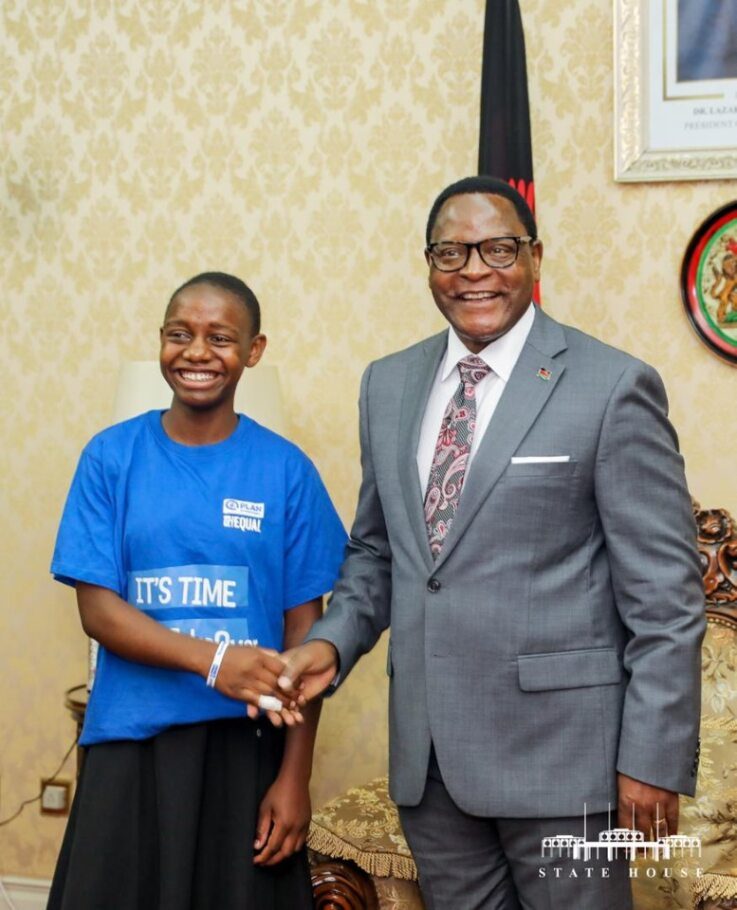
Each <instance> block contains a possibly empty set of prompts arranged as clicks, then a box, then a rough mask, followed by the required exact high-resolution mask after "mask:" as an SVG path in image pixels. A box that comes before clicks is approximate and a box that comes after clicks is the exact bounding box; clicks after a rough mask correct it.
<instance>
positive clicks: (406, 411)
mask: <svg viewBox="0 0 737 910" xmlns="http://www.w3.org/2000/svg"><path fill="white" fill-rule="evenodd" d="M447 339H448V334H447V332H441V333H440V334H439V335H434V336H433V337H432V338H428V339H427V341H425V342H424V344H423V345H421V347H420V348H419V353H418V356H417V358H416V359H415V361H414V362H413V363H410V364H408V366H407V374H406V376H405V383H404V391H403V394H402V409H401V417H400V425H399V439H398V440H397V443H398V444H397V456H398V468H399V479H400V483H401V487H402V495H403V496H404V504H405V507H406V509H407V515H408V516H409V523H410V525H411V526H412V530H413V531H414V533H415V535H416V537H417V542H418V544H419V547H420V552H421V553H422V554H423V557H424V559H425V562H426V563H427V565H428V568H432V565H433V559H432V554H431V552H430V545H429V543H428V540H427V528H426V526H425V509H424V499H425V491H424V490H423V489H421V487H420V478H419V476H418V473H417V458H416V455H417V445H418V443H419V439H420V430H421V428H422V418H423V416H424V414H425V407H426V406H427V399H428V398H429V396H430V389H431V388H432V383H433V379H434V378H435V374H436V373H437V370H438V366H439V365H440V361H441V359H442V357H443V355H444V354H445V350H446V347H447Z"/></svg>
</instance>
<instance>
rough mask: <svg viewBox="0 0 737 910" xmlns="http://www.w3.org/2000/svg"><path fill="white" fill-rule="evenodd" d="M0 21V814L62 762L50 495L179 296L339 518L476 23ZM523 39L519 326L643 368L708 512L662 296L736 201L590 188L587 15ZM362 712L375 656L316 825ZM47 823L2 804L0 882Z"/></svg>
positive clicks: (116, 11) (535, 18)
mask: <svg viewBox="0 0 737 910" xmlns="http://www.w3.org/2000/svg"><path fill="white" fill-rule="evenodd" d="M1 15H2V17H3V27H2V31H1V32H0V41H1V42H2V44H1V46H0V97H2V99H3V100H2V108H1V109H0V118H1V121H2V122H1V124H0V125H1V127H2V129H1V132H2V140H1V141H2V147H1V148H2V153H1V157H0V160H1V161H2V168H3V177H4V179H3V191H2V193H1V194H0V218H1V220H2V230H1V239H0V244H1V246H0V276H1V277H2V296H1V297H0V306H1V307H2V313H1V314H0V327H1V328H0V330H1V331H2V339H3V344H2V352H3V357H2V367H3V370H2V374H3V379H2V386H3V396H2V397H3V402H4V403H3V408H2V420H3V439H4V443H5V444H4V445H3V448H2V455H1V456H0V457H1V458H2V462H1V473H2V477H3V493H2V497H3V498H2V503H1V505H2V508H1V510H0V514H1V515H2V522H3V525H2V552H3V569H2V573H1V575H0V583H1V584H2V595H1V597H0V604H2V618H3V624H2V628H3V634H2V636H0V687H1V688H0V692H1V693H2V694H1V695H0V722H1V723H2V730H3V734H4V735H3V746H2V752H1V753H0V815H3V816H4V815H6V814H8V813H9V812H10V811H11V810H13V809H14V808H15V807H16V805H17V803H18V801H19V800H20V799H22V798H25V797H27V796H30V795H32V794H33V793H34V792H35V791H36V789H37V785H38V782H39V778H40V777H41V776H42V775H46V774H50V773H51V772H52V771H53V770H54V768H55V766H56V764H57V763H58V761H59V759H60V758H61V756H62V755H63V753H64V751H65V750H66V748H67V746H68V745H69V743H70V741H71V737H72V734H73V730H72V723H71V720H70V718H69V717H68V716H67V715H66V714H65V711H64V709H63V707H62V693H63V690H64V689H65V688H67V687H68V686H71V685H73V684H75V683H77V682H80V681H82V680H83V679H84V677H85V641H84V638H83V636H82V633H81V631H80V629H79V627H78V622H77V619H76V611H75V607H74V602H73V597H72V595H71V593H70V592H69V591H68V590H66V589H63V588H61V587H60V586H58V585H55V584H53V583H52V582H51V580H50V579H49V576H48V574H47V566H48V562H49V558H50V554H51V549H52V545H53V539H54V533H55V528H56V524H57V521H58V518H59V512H60V509H61V506H62V503H63V499H64V496H65V493H66V488H67V485H68V482H69V479H70V476H71V472H72V470H73V468H74V464H75V461H76V458H77V455H78V453H79V451H80V448H81V447H82V445H83V444H84V442H85V441H86V440H87V438H88V437H89V436H90V435H91V434H92V433H93V432H94V431H96V430H97V429H99V428H101V427H103V426H104V425H105V424H106V423H107V422H108V421H109V417H110V408H111V401H112V394H113V383H114V378H115V374H116V370H117V367H118V364H119V363H120V361H121V360H122V359H125V358H137V359H141V358H150V357H154V356H155V354H156V330H157V327H158V324H159V318H160V315H161V311H162V307H163V305H164V302H165V300H166V297H167V294H168V293H169V292H170V291H171V290H172V289H173V288H174V286H175V285H176V284H177V283H178V282H180V281H181V280H182V279H184V278H186V277H188V276H189V275H190V274H193V273H194V272H197V271H200V270H202V269H206V268H222V269H226V270H232V271H234V272H236V273H237V274H240V275H242V276H243V277H244V278H246V279H247V280H248V281H249V282H250V283H251V284H252V285H253V287H254V289H255V290H256V291H257V293H258V295H259V296H260V298H261V300H262V303H263V308H264V311H265V327H266V331H267V332H268V334H269V336H270V339H271V342H270V346H269V350H268V352H267V358H268V362H270V363H272V364H275V365H277V366H278V367H279V369H280V371H281V377H282V382H283V386H284V389H285V391H286V394H287V397H288V403H289V416H290V419H291V423H292V427H293V436H294V438H295V439H296V440H297V442H298V443H300V444H301V445H302V446H303V447H304V448H305V449H306V450H307V451H308V452H309V453H310V454H311V455H312V456H313V457H314V459H315V460H316V462H317V464H318V466H319V468H320V469H321V471H322V473H323V476H324V477H325V480H326V482H327V484H328V487H329V488H330V490H331V492H332V494H333V496H334V498H335V501H336V503H337V504H338V506H339V509H340V511H341V513H342V515H343V517H344V518H345V519H346V520H349V518H350V516H351V512H352V508H353V503H354V498H355V493H356V490H357V485H358V480H359V472H358V462H357V454H358V453H357V443H356V409H355V399H356V395H357V387H358V381H359V376H360V373H361V370H362V368H363V366H364V365H365V364H366V362H367V361H368V360H369V359H371V358H373V357H376V356H379V355H381V354H384V353H387V352H389V351H391V350H394V349H396V348H399V347H401V346H403V345H406V344H409V343H410V342H412V341H413V340H415V339H418V338H420V337H422V336H424V335H427V334H430V333H431V332H433V331H435V330H436V329H438V328H439V327H440V325H441V321H440V319H439V317H438V316H436V315H435V313H434V311H433V307H432V305H431V303H430V301H429V297H428V293H427V290H426V287H425V275H424V268H423V260H422V254H421V249H422V245H423V237H422V228H423V224H424V218H425V216H426V212H427V209H428V206H429V204H430V202H431V200H432V198H433V196H434V194H435V193H436V191H438V190H439V189H440V188H441V187H442V186H443V185H444V184H445V183H446V182H448V181H449V180H451V179H453V178H456V177H458V176H461V175H464V174H467V173H472V172H473V171H474V169H475V161H476V151H475V149H476V141H477V111H478V81H479V67H480V55H481V29H482V22H483V0H432V2H429V0H400V2H396V0H299V2H296V0H258V2H257V0H252V2H240V3H235V2H233V3H227V2H223V0H219V2H215V0H213V2H210V3H207V4H204V3H198V2H193V0H185V2H175V0H169V2H167V0H163V2H162V0H160V2H154V0H145V2H143V0H142V2H137V3H133V2H102V0H100V2H97V0H95V2H90V0H67V2H62V0H56V2H54V0H45V2H44V0H7V2H6V3H4V4H3V8H2V14H1ZM523 15H524V19H525V26H526V35H527V45H528V54H529V64H528V65H529V78H530V90H531V105H532V120H533V124H532V126H533V136H534V148H535V167H536V176H537V185H538V212H539V220H540V226H541V233H542V236H543V237H544V238H545V241H546V260H545V264H544V266H545V267H544V282H543V291H544V302H545V306H546V308H547V309H548V311H549V312H550V313H551V314H553V315H554V316H556V317H558V318H560V319H562V320H564V321H570V322H572V323H575V324H576V325H578V326H580V327H581V328H583V329H585V330H588V331H590V332H592V333H594V334H596V335H598V336H599V337H601V338H604V339H605V340H607V341H609V342H611V343H612V344H615V345H618V346H621V347H624V348H626V349H628V350H629V351H631V352H633V353H635V354H637V355H640V356H642V357H643V358H645V359H647V360H649V361H651V362H652V363H653V364H654V365H655V366H657V367H658V368H659V369H660V370H661V372H662V373H663V376H664V378H665V380H666V384H667V386H668V388H669V391H670V395H671V400H672V411H673V417H674V420H675V423H676V425H677V426H678V428H679V431H680V434H681V440H682V445H683V450H684V453H685V455H686V458H687V461H688V472H689V477H690V482H691V487H692V490H693V493H694V494H695V495H696V496H697V497H698V498H700V499H701V500H702V502H703V503H704V504H710V505H726V506H728V507H731V508H732V510H734V511H735V512H736V513H737V494H735V492H734V489H733V488H732V487H731V485H730V484H729V483H728V478H730V477H731V476H732V473H733V472H732V458H731V457H730V456H731V451H730V450H731V448H732V447H733V440H734V435H733V433H732V431H731V424H732V411H733V401H734V397H735V380H736V378H737V373H735V372H734V370H733V369H732V368H730V367H729V366H728V365H726V364H724V363H722V362H720V361H719V360H717V358H716V357H715V356H713V355H712V354H711V353H710V352H709V351H708V350H707V349H706V348H705V347H704V346H703V345H702V344H701V343H700V342H699V341H698V340H697V338H696V337H695V335H694V334H693V332H692V330H691V329H690V327H689V324H688V322H687V320H686V317H685V315H684V313H683V311H682V308H681V304H680V302H679V295H678V269H679V263H680V258H681V256H682V253H683V250H684V248H685V245H686V243H687V242H688V239H689V238H690V236H691V233H692V232H693V230H694V228H695V227H696V226H697V224H698V223H699V222H700V221H701V220H702V219H703V218H704V217H706V216H707V215H708V214H709V213H710V212H711V211H712V210H713V209H714V208H716V207H717V206H718V205H720V204H722V203H724V202H726V201H728V200H729V199H730V198H733V197H734V196H735V184H734V183H724V182H722V183H719V182H712V183H681V184H664V185H656V184H651V185H647V184H643V185H636V186H619V185H616V184H615V183H614V182H613V181H612V177H611V174H612V63H611V44H612V40H611V28H612V21H611V0H569V2H567V3H559V2H549V0H523ZM246 381H247V378H246ZM327 423H329V424H330V426H331V427H332V429H331V430H330V432H329V433H327V432H326V425H327ZM380 651H381V649H380ZM385 697H386V686H385V679H384V675H383V654H382V653H377V654H375V655H373V656H372V658H370V659H368V660H366V661H364V663H363V664H362V665H361V666H360V667H359V669H358V670H357V671H356V673H355V675H354V677H353V678H352V679H351V680H350V681H349V683H348V684H347V686H346V689H345V690H344V691H343V692H342V693H341V694H340V695H339V696H338V697H337V698H336V699H334V700H333V701H331V702H330V703H329V704H328V705H327V707H326V710H325V714H324V723H323V727H322V734H321V740H320V747H319V754H318V759H317V774H316V779H315V796H316V799H317V800H318V801H322V800H323V799H324V798H326V797H327V796H329V795H331V794H334V793H336V792H338V791H339V790H340V789H342V788H343V787H345V786H346V785H348V784H350V783H352V782H359V781H361V780H363V779H366V778H368V777H370V776H373V775H375V774H377V773H379V772H381V771H382V770H383V769H384V767H385V756H384V753H385V748H386V736H385ZM71 770H72V768H71V762H70V763H69V765H68V766H67V771H68V772H71ZM63 824H64V823H63V821H60V820H57V819H53V818H46V817H43V818H42V817H41V816H40V815H39V812H38V808H37V806H31V807H29V808H28V809H26V811H25V813H24V814H23V816H22V817H21V818H20V819H19V820H17V821H16V822H14V823H13V824H12V825H10V826H9V827H8V828H3V829H0V874H9V873H14V874H22V875H31V876H34V875H37V876H43V875H48V874H50V873H51V870H52V868H53V862H54V858H55V855H56V851H57V849H58V844H59V840H60V837H61V833H62V829H63Z"/></svg>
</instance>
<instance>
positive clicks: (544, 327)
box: [435, 310, 566, 568]
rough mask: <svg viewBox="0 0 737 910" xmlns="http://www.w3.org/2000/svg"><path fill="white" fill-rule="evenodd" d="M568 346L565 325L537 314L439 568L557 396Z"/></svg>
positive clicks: (471, 475) (472, 472) (471, 476)
mask: <svg viewBox="0 0 737 910" xmlns="http://www.w3.org/2000/svg"><path fill="white" fill-rule="evenodd" d="M565 348H566V341H565V336H564V334H563V329H562V328H561V326H560V325H559V324H558V323H557V322H555V321H554V320H552V319H551V318H550V317H549V316H546V315H545V314H544V313H543V312H542V311H540V310H538V311H536V313H535V321H534V322H533V324H532V328H531V330H530V334H529V336H528V338H527V341H526V342H525V346H524V347H523V348H522V353H521V354H520V357H519V360H518V361H517V363H516V365H515V367H514V369H513V370H512V375H511V376H510V377H509V382H508V383H507V387H506V388H505V389H504V392H503V393H502V397H501V399H500V400H499V404H498V405H497V407H496V410H495V411H494V415H493V417H492V418H491V422H490V423H489V426H488V428H487V430H486V433H485V434H484V438H483V440H482V441H481V444H480V446H479V448H478V450H477V452H476V454H475V456H474V459H473V462H472V464H471V468H470V470H469V473H468V478H467V479H466V482H465V484H464V487H463V494H462V496H461V502H460V505H459V507H458V511H457V513H456V516H455V519H454V521H453V525H452V527H451V529H450V532H449V534H448V537H447V539H446V541H445V543H444V544H443V548H442V550H441V551H440V554H439V556H438V558H437V561H436V562H435V566H436V568H437V567H438V566H440V565H441V564H442V563H443V562H444V561H445V560H446V559H447V558H448V556H449V555H450V553H451V552H452V551H453V548H454V547H455V545H456V544H457V542H458V541H459V540H460V538H461V537H462V536H463V534H464V532H465V531H466V529H467V528H468V526H469V524H470V523H471V521H472V520H473V517H474V515H475V514H476V512H477V511H478V510H479V508H480V506H481V504H482V503H483V502H484V500H485V499H486V498H487V496H488V495H489V494H490V493H491V491H492V489H493V488H494V485H495V484H496V483H497V481H498V480H499V478H500V477H501V475H502V473H503V472H504V470H505V469H506V467H507V465H508V464H509V460H510V458H511V457H512V455H513V454H514V453H515V452H516V450H517V448H518V447H519V445H520V443H521V442H522V440H523V439H524V437H525V436H526V435H527V432H528V430H529V429H530V427H531V426H532V424H533V423H534V422H535V420H536V419H537V416H538V414H539V413H540V411H541V410H542V408H543V407H544V406H545V403H546V402H547V400H548V399H549V398H550V396H551V394H552V393H553V390H554V389H555V386H556V384H557V382H558V380H559V379H560V377H561V376H562V374H563V371H564V370H565V364H564V363H563V361H562V359H558V360H555V359H554V358H555V355H557V354H560V353H561V352H562V351H564V350H565Z"/></svg>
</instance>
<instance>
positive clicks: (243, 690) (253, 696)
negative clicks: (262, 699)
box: [215, 645, 303, 727]
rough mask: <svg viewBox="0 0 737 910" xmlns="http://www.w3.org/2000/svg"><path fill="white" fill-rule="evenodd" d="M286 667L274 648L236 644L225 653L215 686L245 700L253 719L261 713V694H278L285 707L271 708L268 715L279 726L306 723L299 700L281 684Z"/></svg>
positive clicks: (239, 699) (226, 693)
mask: <svg viewBox="0 0 737 910" xmlns="http://www.w3.org/2000/svg"><path fill="white" fill-rule="evenodd" d="M283 670H284V661H283V660H282V658H281V657H280V656H279V653H278V652H277V651H273V650H272V649H271V648H258V647H255V646H253V645H248V646H233V647H230V648H228V650H227V651H226V652H225V654H224V655H223V662H222V664H221V666H220V672H219V673H218V677H217V680H216V682H215V688H216V689H217V690H218V692H221V693H222V694H223V695H227V696H228V697H229V698H235V699H237V700H238V701H243V702H245V703H246V712H247V714H248V716H249V717H250V718H251V719H252V720H253V719H255V718H257V717H258V715H259V706H258V700H259V696H261V695H268V696H271V697H273V698H278V699H279V700H280V701H281V702H282V704H283V706H284V707H283V709H282V710H281V711H267V712H266V715H267V717H268V718H269V720H270V721H271V723H272V724H273V725H274V726H275V727H281V725H282V723H285V724H287V726H290V727H291V726H294V724H296V723H302V719H303V718H302V714H301V712H300V710H299V708H298V706H297V704H296V702H294V701H293V700H292V699H290V698H287V697H285V696H284V695H283V693H282V692H280V690H279V689H278V688H277V678H278V677H279V675H280V674H281V673H282V672H283Z"/></svg>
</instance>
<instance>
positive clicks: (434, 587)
mask: <svg viewBox="0 0 737 910" xmlns="http://www.w3.org/2000/svg"><path fill="white" fill-rule="evenodd" d="M441 588H442V585H441V584H440V582H439V581H438V579H437V578H431V579H430V581H428V583H427V590H428V591H429V592H430V593H431V594H437V593H438V591H439V590H440V589H441Z"/></svg>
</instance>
